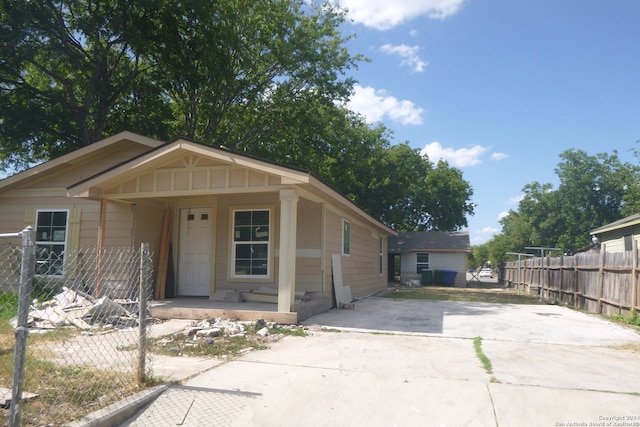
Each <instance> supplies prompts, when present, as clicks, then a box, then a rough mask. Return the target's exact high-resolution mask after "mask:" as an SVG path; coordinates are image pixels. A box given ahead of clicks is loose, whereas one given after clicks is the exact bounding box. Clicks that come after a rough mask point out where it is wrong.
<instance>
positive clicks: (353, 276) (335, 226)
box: [326, 211, 387, 298]
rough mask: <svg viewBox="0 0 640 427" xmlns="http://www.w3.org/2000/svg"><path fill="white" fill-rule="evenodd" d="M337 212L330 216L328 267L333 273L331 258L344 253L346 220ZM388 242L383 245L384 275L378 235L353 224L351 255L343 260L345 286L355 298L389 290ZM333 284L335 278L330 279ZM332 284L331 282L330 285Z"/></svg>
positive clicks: (331, 213) (328, 216) (343, 257)
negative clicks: (386, 261)
mask: <svg viewBox="0 0 640 427" xmlns="http://www.w3.org/2000/svg"><path fill="white" fill-rule="evenodd" d="M343 218H346V219H347V220H349V218H348V217H343V216H340V215H338V214H336V213H335V212H332V211H328V212H327V257H326V258H327V264H328V266H329V272H331V271H332V270H331V254H334V253H342V219H343ZM386 245H387V241H386V238H385V239H384V242H383V249H385V250H384V252H383V257H382V259H383V272H382V274H380V273H379V268H380V267H379V259H380V258H379V240H378V234H377V233H372V232H371V230H370V229H369V228H365V227H363V226H362V225H361V224H360V223H359V222H356V221H351V254H350V255H347V256H342V257H341V265H342V282H343V284H344V285H345V286H351V293H352V295H353V297H354V298H360V297H364V296H367V295H371V294H374V293H376V292H380V291H383V290H385V289H386V287H387V281H386V270H387V266H386V265H385V262H384V261H385V260H386ZM330 280H331V278H330ZM329 283H331V282H329Z"/></svg>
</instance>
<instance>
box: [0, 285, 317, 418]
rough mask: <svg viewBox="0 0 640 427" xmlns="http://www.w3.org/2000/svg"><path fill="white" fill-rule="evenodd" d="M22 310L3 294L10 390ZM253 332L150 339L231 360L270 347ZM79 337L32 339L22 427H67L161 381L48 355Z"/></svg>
mask: <svg viewBox="0 0 640 427" xmlns="http://www.w3.org/2000/svg"><path fill="white" fill-rule="evenodd" d="M17 306H18V296H17V294H16V293H7V292H5V293H0V386H2V387H7V388H9V389H10V388H11V384H12V376H13V369H12V367H13V358H14V348H15V336H14V331H13V327H12V326H11V325H10V324H9V320H10V319H12V318H13V317H15V316H16V314H17ZM249 329H250V330H249V331H247V334H246V336H244V337H219V338H216V339H215V340H214V341H213V342H211V343H207V341H205V340H198V341H193V340H192V339H191V338H189V337H171V338H172V339H169V337H165V340H164V341H161V340H150V347H149V350H150V352H152V353H157V354H170V355H174V356H201V357H220V358H227V357H234V356H236V355H238V354H241V353H242V352H244V351H246V350H251V349H264V348H266V345H265V341H266V339H265V338H263V337H260V336H259V335H257V334H256V332H257V331H256V330H253V329H255V328H253V329H251V328H249ZM78 333H79V331H78V330H76V329H74V328H59V329H55V330H51V331H49V332H46V333H43V334H35V333H34V334H30V335H29V336H28V341H27V353H26V356H25V369H24V371H25V381H24V383H23V390H24V391H25V392H28V393H35V394H37V397H36V398H35V399H31V400H26V401H24V402H23V405H22V410H21V412H22V424H21V425H24V426H43V425H65V424H67V423H69V422H71V421H73V420H76V419H79V418H81V417H82V416H84V415H86V414H88V413H90V412H93V411H95V410H97V409H100V408H103V407H105V406H107V405H109V404H111V403H114V402H117V401H120V400H121V399H122V398H124V397H127V396H131V395H133V394H134V393H136V392H138V391H140V390H142V389H144V388H146V387H147V386H150V385H154V383H156V382H157V379H154V378H150V379H149V380H148V383H147V384H138V383H137V381H136V377H135V374H134V373H126V372H115V371H109V370H102V369H98V368H96V367H91V366H78V365H64V364H61V363H59V362H56V361H55V357H56V356H55V355H54V354H52V353H51V352H50V351H49V350H48V347H47V343H50V342H55V341H60V340H66V339H69V338H72V337H73V336H75V335H76V334H78ZM269 333H270V335H271V336H272V337H274V336H275V337H282V336H284V335H292V336H305V335H307V333H306V331H305V330H304V329H302V328H300V327H291V328H289V327H282V326H276V327H273V328H271V329H270V330H269ZM271 339H272V338H271ZM136 349H137V345H123V346H120V347H119V348H118V349H117V350H119V351H130V350H136ZM8 413H9V411H8V410H4V411H3V412H0V414H1V415H0V424H4V422H5V421H8V420H7V419H5V417H7V416H8Z"/></svg>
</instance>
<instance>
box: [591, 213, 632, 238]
mask: <svg viewBox="0 0 640 427" xmlns="http://www.w3.org/2000/svg"><path fill="white" fill-rule="evenodd" d="M638 224H640V213H637V214H634V215H630V216H628V217H626V218H622V219H619V220H617V221H614V222H612V223H610V224H606V225H603V226H602V227H598V228H596V229H594V230H591V232H590V234H600V233H606V232H607V231H614V230H619V229H621V228H626V227H632V226H634V225H638Z"/></svg>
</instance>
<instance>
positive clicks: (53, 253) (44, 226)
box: [36, 210, 69, 276]
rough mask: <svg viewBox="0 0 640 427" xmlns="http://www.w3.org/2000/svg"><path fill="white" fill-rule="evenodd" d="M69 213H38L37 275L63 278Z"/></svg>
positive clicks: (64, 211) (63, 211)
mask: <svg viewBox="0 0 640 427" xmlns="http://www.w3.org/2000/svg"><path fill="white" fill-rule="evenodd" d="M68 214H69V213H68V211H66V210H60V211H38V212H37V216H36V274H40V275H46V276H62V275H63V274H64V254H65V249H66V245H67V217H68Z"/></svg>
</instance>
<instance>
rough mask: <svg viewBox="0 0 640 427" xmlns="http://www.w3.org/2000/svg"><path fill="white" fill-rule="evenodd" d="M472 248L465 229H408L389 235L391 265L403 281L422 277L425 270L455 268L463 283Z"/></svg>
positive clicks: (456, 277)
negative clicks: (392, 235) (467, 260)
mask: <svg viewBox="0 0 640 427" xmlns="http://www.w3.org/2000/svg"><path fill="white" fill-rule="evenodd" d="M469 252H471V244H470V241H469V233H468V232H466V231H451V232H447V231H409V232H407V233H401V234H399V235H398V236H395V237H390V238H389V260H390V262H389V269H390V272H393V273H395V274H394V276H395V277H396V278H397V277H399V278H400V282H401V283H403V284H404V283H407V282H412V281H415V280H418V281H421V279H422V270H432V271H435V270H449V271H455V272H456V276H455V284H456V285H463V284H465V283H466V258H467V253H469ZM398 264H399V269H398V268H397V267H396V268H395V269H394V266H397V265H398ZM398 270H399V274H398ZM390 278H391V275H390Z"/></svg>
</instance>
